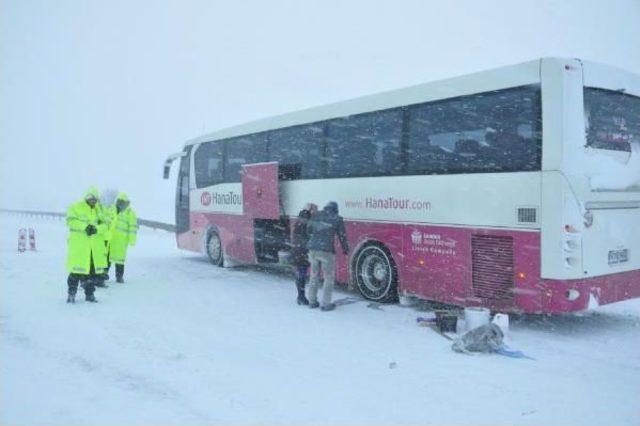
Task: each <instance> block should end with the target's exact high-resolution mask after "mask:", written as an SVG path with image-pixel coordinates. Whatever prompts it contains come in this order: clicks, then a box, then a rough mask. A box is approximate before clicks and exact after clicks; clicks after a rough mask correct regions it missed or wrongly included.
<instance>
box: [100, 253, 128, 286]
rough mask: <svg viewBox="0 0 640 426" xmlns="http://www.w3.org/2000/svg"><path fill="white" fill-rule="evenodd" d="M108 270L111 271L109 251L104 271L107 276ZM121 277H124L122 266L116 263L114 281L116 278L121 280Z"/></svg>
mask: <svg viewBox="0 0 640 426" xmlns="http://www.w3.org/2000/svg"><path fill="white" fill-rule="evenodd" d="M109 269H111V250H109V252H108V253H107V270H106V271H105V272H106V273H107V275H108V274H109ZM122 277H124V265H120V264H119V263H116V280H117V279H118V278H120V279H122Z"/></svg>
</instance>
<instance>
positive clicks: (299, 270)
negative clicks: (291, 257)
mask: <svg viewBox="0 0 640 426" xmlns="http://www.w3.org/2000/svg"><path fill="white" fill-rule="evenodd" d="M295 268H296V270H295V272H296V288H297V289H298V295H304V287H305V285H306V284H307V280H308V279H309V267H308V266H296V267H295Z"/></svg>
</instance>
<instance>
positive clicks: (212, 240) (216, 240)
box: [207, 233, 222, 262]
mask: <svg viewBox="0 0 640 426" xmlns="http://www.w3.org/2000/svg"><path fill="white" fill-rule="evenodd" d="M207 251H208V253H209V257H210V258H211V260H213V261H214V262H218V261H219V260H220V255H221V254H222V243H221V242H220V237H219V236H218V234H215V233H214V234H211V236H210V237H209V242H208V243H207Z"/></svg>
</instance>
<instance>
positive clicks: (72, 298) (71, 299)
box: [67, 294, 76, 303]
mask: <svg viewBox="0 0 640 426" xmlns="http://www.w3.org/2000/svg"><path fill="white" fill-rule="evenodd" d="M67 303H76V295H75V294H69V296H67Z"/></svg>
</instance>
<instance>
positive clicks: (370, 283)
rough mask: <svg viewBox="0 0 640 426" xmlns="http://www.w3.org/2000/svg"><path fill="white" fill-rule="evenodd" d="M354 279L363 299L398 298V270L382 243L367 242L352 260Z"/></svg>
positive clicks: (384, 300) (386, 299)
mask: <svg viewBox="0 0 640 426" xmlns="http://www.w3.org/2000/svg"><path fill="white" fill-rule="evenodd" d="M354 273H355V281H356V285H357V286H358V290H359V291H360V294H362V296H363V297H364V298H365V299H369V300H373V301H375V302H381V303H389V302H396V301H397V300H398V270H397V268H396V264H395V262H394V261H393V258H392V257H391V253H390V252H389V250H388V249H387V248H386V247H385V246H384V245H382V244H378V243H374V244H367V245H365V246H364V247H362V248H361V249H360V250H359V251H358V253H357V255H356V256H355V260H354Z"/></svg>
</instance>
